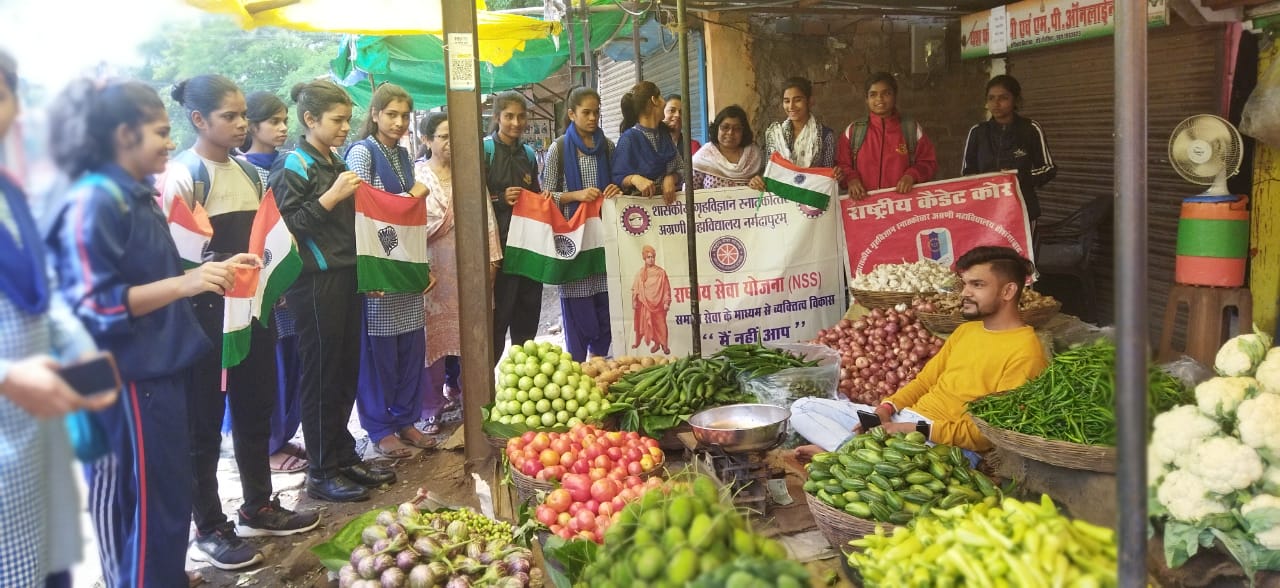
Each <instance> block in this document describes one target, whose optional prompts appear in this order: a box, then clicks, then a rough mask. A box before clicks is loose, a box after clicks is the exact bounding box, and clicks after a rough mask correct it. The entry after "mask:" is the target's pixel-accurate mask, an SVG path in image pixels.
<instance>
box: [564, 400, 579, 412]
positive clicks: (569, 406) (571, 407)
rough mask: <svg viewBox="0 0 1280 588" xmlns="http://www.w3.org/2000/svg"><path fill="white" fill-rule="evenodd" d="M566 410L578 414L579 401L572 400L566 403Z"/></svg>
mask: <svg viewBox="0 0 1280 588" xmlns="http://www.w3.org/2000/svg"><path fill="white" fill-rule="evenodd" d="M564 409H565V410H567V411H569V412H578V400H577V399H576V398H570V399H568V400H566V401H564Z"/></svg>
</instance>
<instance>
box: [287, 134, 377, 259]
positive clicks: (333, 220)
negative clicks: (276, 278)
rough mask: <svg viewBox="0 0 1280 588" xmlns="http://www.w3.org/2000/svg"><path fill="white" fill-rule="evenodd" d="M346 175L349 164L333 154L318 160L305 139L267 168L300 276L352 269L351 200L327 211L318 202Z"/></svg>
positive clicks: (353, 225)
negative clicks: (295, 251) (295, 243)
mask: <svg viewBox="0 0 1280 588" xmlns="http://www.w3.org/2000/svg"><path fill="white" fill-rule="evenodd" d="M326 155H327V156H328V158H326ZM344 171H347V164H346V163H345V162H343V161H342V158H341V157H338V156H337V155H336V154H334V153H333V152H329V153H328V154H323V155H322V154H321V153H320V151H319V150H317V149H316V148H315V147H314V146H312V145H311V143H309V142H308V141H307V140H306V137H302V138H301V139H300V140H299V141H298V148H297V149H295V150H293V151H290V152H288V153H286V154H283V155H281V156H280V157H278V158H277V159H276V161H275V163H274V164H273V165H272V167H271V179H270V181H269V182H268V184H269V187H270V188H271V190H272V193H273V194H274V195H275V198H276V203H277V204H279V206H280V216H281V217H282V218H283V219H284V224H285V226H287V227H289V232H290V233H293V237H294V238H295V239H297V240H298V253H299V254H300V255H301V256H302V271H303V273H309V272H323V271H329V270H335V269H345V268H354V267H355V265H356V198H355V195H352V196H351V197H350V198H347V199H345V200H343V201H342V202H339V203H338V204H337V205H335V206H334V207H333V210H325V208H324V207H323V206H321V205H320V202H319V200H320V196H321V195H322V194H324V193H325V192H326V191H328V190H329V188H330V187H332V186H333V182H334V180H337V179H338V175H339V174H341V173H342V172H344Z"/></svg>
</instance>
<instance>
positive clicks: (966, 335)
mask: <svg viewBox="0 0 1280 588" xmlns="http://www.w3.org/2000/svg"><path fill="white" fill-rule="evenodd" d="M1047 365H1048V362H1047V361H1046V359H1045V356H1044V348H1043V347H1042V346H1041V345H1040V341H1039V340H1038V339H1037V338H1036V335H1035V330H1034V329H1032V328H1031V327H1027V326H1024V327H1021V328H1017V329H1011V330H1008V331H988V330H986V328H984V327H983V326H982V322H981V321H970V322H967V323H965V324H963V325H960V328H958V329H956V331H955V333H952V335H951V337H950V338H948V339H947V342H946V343H945V344H943V346H942V350H941V351H939V352H938V354H937V355H935V356H933V359H930V360H929V363H926V364H925V366H924V369H922V370H920V374H919V375H917V376H916V378H915V379H914V380H912V381H911V382H909V383H907V385H906V386H903V387H902V388H901V389H899V390H898V391H897V392H896V393H895V394H893V395H892V396H890V397H888V398H886V399H884V401H885V402H888V403H890V404H892V405H893V406H894V408H895V409H897V410H902V409H904V408H910V409H911V410H913V411H915V412H918V413H920V414H921V415H923V416H925V417H928V418H929V419H930V420H932V421H933V429H932V433H931V434H930V437H931V438H930V440H931V441H933V442H934V443H945V444H947V445H955V446H958V447H962V448H964V449H971V450H974V451H986V450H988V449H991V443H990V442H989V441H987V439H986V438H985V437H983V436H982V433H980V432H978V427H977V426H976V425H974V424H973V421H972V420H970V419H969V417H968V415H967V413H968V410H967V409H966V406H965V405H966V404H967V403H969V402H972V401H973V400H976V399H978V398H982V397H983V396H987V395H989V394H994V393H996V392H1003V391H1006V390H1012V389H1014V388H1017V387H1018V386H1021V385H1022V384H1023V383H1024V382H1026V381H1027V380H1029V379H1031V378H1034V377H1035V376H1036V375H1037V374H1039V373H1040V371H1041V370H1043V369H1044V368H1045V366H1047Z"/></svg>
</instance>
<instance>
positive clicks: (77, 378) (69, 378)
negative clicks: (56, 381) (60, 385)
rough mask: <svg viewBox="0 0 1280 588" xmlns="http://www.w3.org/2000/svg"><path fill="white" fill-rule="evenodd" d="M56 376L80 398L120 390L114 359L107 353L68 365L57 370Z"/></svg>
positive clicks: (118, 373)
mask: <svg viewBox="0 0 1280 588" xmlns="http://www.w3.org/2000/svg"><path fill="white" fill-rule="evenodd" d="M58 375H59V376H61V377H62V379H63V380H65V381H66V382H67V384H68V385H69V386H71V389H72V390H75V391H76V392H77V393H79V394H80V395H81V396H93V395H95V394H104V393H107V392H112V391H115V390H119V389H120V372H119V371H118V370H117V369H116V358H115V356H114V355H111V352H109V351H103V352H101V353H98V354H96V355H94V356H93V357H90V358H89V359H86V360H84V361H78V362H76V363H69V364H66V365H64V366H62V367H60V368H58Z"/></svg>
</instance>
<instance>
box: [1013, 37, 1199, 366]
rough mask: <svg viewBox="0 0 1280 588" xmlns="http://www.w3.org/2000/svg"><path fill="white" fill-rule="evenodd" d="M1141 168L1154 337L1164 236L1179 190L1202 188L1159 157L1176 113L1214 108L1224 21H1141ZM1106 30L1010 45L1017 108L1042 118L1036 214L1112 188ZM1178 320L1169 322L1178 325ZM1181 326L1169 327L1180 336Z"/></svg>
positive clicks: (1105, 299) (1103, 278)
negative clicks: (1043, 159)
mask: <svg viewBox="0 0 1280 588" xmlns="http://www.w3.org/2000/svg"><path fill="white" fill-rule="evenodd" d="M1149 32H1150V36H1149V41H1148V56H1149V57H1148V66H1147V79H1148V88H1147V94H1148V97H1149V98H1148V102H1147V103H1148V106H1149V108H1150V110H1149V111H1148V112H1147V125H1148V126H1147V128H1148V136H1147V150H1148V152H1147V156H1148V158H1147V174H1148V218H1149V223H1148V227H1149V229H1148V230H1149V236H1150V245H1149V252H1148V255H1149V256H1150V260H1149V265H1148V268H1149V274H1148V279H1149V280H1150V288H1149V291H1148V294H1147V303H1148V316H1149V320H1150V321H1151V330H1150V332H1151V338H1152V341H1156V340H1157V337H1158V335H1159V332H1160V329H1161V326H1162V323H1163V320H1164V309H1165V302H1166V301H1167V298H1168V295H1169V291H1170V287H1171V286H1172V284H1173V261H1174V244H1175V240H1176V237H1177V223H1178V213H1179V205H1180V204H1181V202H1182V199H1183V198H1185V197H1187V196H1192V195H1195V194H1197V193H1199V192H1200V191H1201V190H1203V189H1204V188H1203V187H1199V186H1196V185H1193V184H1191V183H1189V182H1187V181H1185V180H1183V179H1182V178H1181V177H1180V176H1179V175H1178V173H1177V172H1176V171H1174V170H1173V168H1172V167H1171V166H1170V165H1169V161H1168V149H1169V134H1170V133H1171V132H1172V131H1173V127H1174V126H1175V125H1177V124H1178V122H1179V121H1181V120H1182V119H1184V118H1186V117H1188V116H1190V115H1193V114H1200V113H1210V114H1217V113H1219V112H1221V108H1220V105H1219V103H1220V101H1221V99H1220V94H1221V81H1220V80H1221V79H1222V73H1221V71H1222V60H1223V57H1222V54H1223V42H1224V28H1223V26H1221V25H1217V26H1203V27H1192V26H1190V25H1188V24H1186V23H1185V22H1183V21H1182V20H1181V19H1179V18H1177V17H1176V16H1173V24H1171V25H1170V26H1167V27H1159V28H1152V29H1149ZM1112 41H1113V39H1112V38H1111V37H1107V38H1103V39H1096V40H1090V41H1083V42H1079V43H1073V44H1068V45H1059V46H1055V47H1047V48H1044V49H1036V50H1031V51H1026V52H1022V53H1013V54H1010V55H1009V57H1008V60H1007V66H1008V73H1009V74H1010V75H1013V76H1014V77H1016V78H1018V81H1019V82H1021V83H1022V95H1023V100H1024V106H1023V109H1022V112H1023V113H1024V114H1025V115H1027V116H1028V117H1031V118H1033V119H1035V120H1037V121H1039V123H1040V125H1041V126H1042V127H1043V128H1044V132H1045V136H1046V139H1047V141H1048V144H1049V149H1050V151H1051V152H1052V155H1053V159H1054V162H1055V163H1056V164H1057V165H1058V166H1059V169H1058V176H1057V178H1056V179H1054V180H1053V181H1052V182H1051V183H1049V185H1048V186H1046V187H1045V188H1043V189H1041V190H1040V192H1039V194H1040V202H1041V205H1042V207H1043V209H1044V212H1043V214H1042V216H1041V217H1040V222H1041V223H1042V224H1044V223H1050V222H1053V221H1055V220H1058V219H1061V218H1064V217H1066V216H1067V215H1069V214H1070V213H1071V212H1072V211H1074V210H1076V209H1077V208H1079V207H1080V206H1083V205H1084V204H1086V203H1088V202H1090V201H1091V200H1093V199H1094V198H1095V197H1097V196H1106V195H1111V194H1113V192H1114V189H1113V182H1114V179H1115V177H1114V173H1113V170H1114V167H1115V164H1114V160H1113V157H1114V153H1115V149H1114V144H1113V138H1112V134H1113V126H1114V118H1113V114H1114V110H1115V107H1114V106H1115V105H1114V100H1115V93H1114V91H1113V88H1114V76H1115V74H1114V63H1115V62H1114V58H1113V45H1112ZM1111 231H1112V225H1111V218H1110V217H1109V218H1108V219H1107V220H1106V221H1105V222H1104V225H1103V227H1102V228H1101V235H1100V239H1099V241H1100V243H1099V244H1098V247H1097V248H1095V250H1094V258H1093V259H1094V263H1093V265H1094V267H1093V271H1094V274H1093V275H1094V279H1095V280H1096V287H1097V304H1098V315H1099V316H1098V317H1097V319H1098V322H1099V324H1110V323H1112V322H1113V319H1114V316H1113V315H1114V303H1115V296H1114V280H1113V275H1114V268H1113V262H1114V256H1113V246H1112V244H1113V239H1112V234H1111ZM1043 285H1044V287H1045V289H1046V290H1048V291H1049V292H1050V293H1052V294H1054V295H1055V296H1056V295H1058V294H1059V293H1061V294H1062V297H1063V298H1064V302H1065V308H1064V310H1065V311H1071V310H1072V309H1073V308H1078V305H1077V304H1073V303H1072V301H1071V300H1070V299H1069V298H1070V297H1072V296H1078V295H1079V294H1078V293H1079V292H1080V290H1079V289H1077V288H1076V287H1075V286H1074V285H1073V284H1069V283H1056V282H1053V281H1050V280H1046V281H1045V282H1044V284H1043ZM1183 328H1184V327H1182V326H1179V328H1178V330H1179V331H1181V330H1182V329H1183ZM1181 335H1182V333H1178V336H1179V337H1181Z"/></svg>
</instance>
